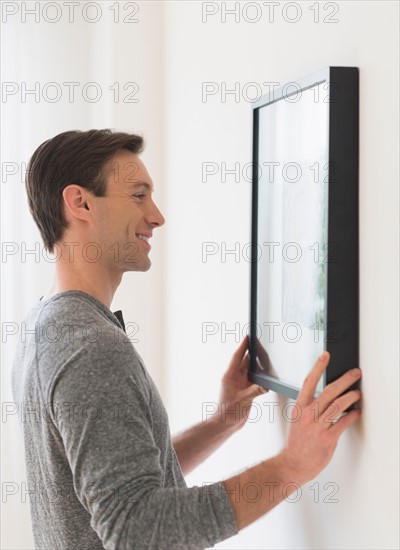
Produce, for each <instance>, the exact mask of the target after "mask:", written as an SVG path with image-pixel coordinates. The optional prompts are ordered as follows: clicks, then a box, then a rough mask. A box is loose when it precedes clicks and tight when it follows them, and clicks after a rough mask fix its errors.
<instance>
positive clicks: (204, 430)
mask: <svg viewBox="0 0 400 550" xmlns="http://www.w3.org/2000/svg"><path fill="white" fill-rule="evenodd" d="M247 348H248V338H247V337H246V338H244V339H243V340H242V342H241V344H240V346H239V347H238V349H237V350H236V352H235V353H234V355H233V357H232V360H231V362H230V364H229V367H228V369H227V371H226V372H225V374H224V376H223V378H222V384H221V390H220V395H219V401H218V404H217V403H212V405H217V407H216V410H215V411H213V413H212V414H211V416H210V417H208V418H207V419H206V420H203V421H202V422H199V423H198V424H195V425H194V426H192V427H190V428H189V429H187V430H185V431H183V432H181V433H179V434H178V435H176V436H174V437H173V439H172V443H173V445H174V448H175V452H176V454H177V456H178V460H179V463H180V466H181V469H182V472H183V474H184V475H187V474H188V473H189V472H191V471H192V470H193V469H194V468H196V466H198V465H199V464H201V463H202V462H203V461H204V460H205V459H206V458H208V457H209V456H210V455H211V454H212V453H213V452H214V451H216V450H217V449H218V447H220V446H221V445H222V443H224V442H225V441H226V440H227V439H228V438H229V437H230V436H231V435H233V434H234V433H235V432H237V431H238V430H239V429H240V428H242V427H243V426H244V424H245V423H246V420H247V418H248V415H249V411H250V407H251V403H252V401H253V399H254V398H255V397H257V396H259V395H261V394H263V393H266V392H267V391H268V390H267V389H265V388H262V387H261V386H259V385H258V384H252V383H251V382H250V381H249V380H248V376H247V373H248V367H249V359H250V356H249V354H248V353H247Z"/></svg>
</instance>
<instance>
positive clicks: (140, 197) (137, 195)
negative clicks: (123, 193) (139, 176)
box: [132, 193, 146, 199]
mask: <svg viewBox="0 0 400 550" xmlns="http://www.w3.org/2000/svg"><path fill="white" fill-rule="evenodd" d="M145 196H146V195H145V194H144V193H137V194H136V195H132V197H136V198H138V199H142V198H143V197H145Z"/></svg>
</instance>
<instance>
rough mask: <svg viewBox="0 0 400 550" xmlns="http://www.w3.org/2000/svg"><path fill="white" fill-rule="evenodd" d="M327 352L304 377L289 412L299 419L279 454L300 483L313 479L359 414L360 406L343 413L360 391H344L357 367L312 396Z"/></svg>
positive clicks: (353, 379) (355, 376)
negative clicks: (292, 407) (317, 395)
mask: <svg viewBox="0 0 400 550" xmlns="http://www.w3.org/2000/svg"><path fill="white" fill-rule="evenodd" d="M329 360H330V355H329V353H328V352H324V354H323V355H322V356H321V357H320V358H319V359H318V360H317V362H316V363H315V365H314V367H313V368H312V370H311V371H310V373H309V374H308V376H307V377H306V378H305V380H304V384H303V386H302V389H301V391H300V393H299V396H298V398H297V401H296V407H295V408H294V409H293V411H292V418H293V417H296V418H297V417H298V418H299V420H298V421H296V422H292V423H291V425H290V430H289V435H288V441H287V445H286V448H285V449H284V450H283V451H282V453H281V457H282V458H283V460H284V463H285V464H286V465H287V466H288V468H289V470H290V471H292V472H296V475H298V476H300V479H299V480H296V481H298V482H299V483H300V484H302V483H304V482H307V481H310V480H311V479H313V478H314V477H315V476H316V475H317V474H319V472H320V471H321V470H323V469H324V468H325V466H326V465H327V464H328V462H329V461H330V459H331V457H332V455H333V453H334V450H335V448H336V445H337V442H338V439H339V437H340V435H341V434H342V433H343V432H344V430H345V429H346V428H348V427H349V426H350V425H351V424H353V423H354V422H355V421H356V420H357V419H358V418H359V416H360V413H361V410H360V409H353V410H352V411H350V412H348V413H346V414H345V415H343V416H342V413H343V412H344V411H345V410H346V409H347V408H348V407H350V405H353V404H354V403H356V402H357V401H358V400H359V399H360V397H361V392H360V391H359V390H350V391H347V392H346V393H343V392H345V391H346V390H347V389H348V388H349V387H350V386H352V385H353V384H354V383H355V382H356V381H357V380H359V378H360V377H361V371H360V369H353V370H350V371H348V372H346V373H345V374H343V375H342V376H341V377H340V378H338V379H337V380H335V381H334V382H331V383H330V384H328V385H327V386H326V388H325V389H324V390H323V392H321V394H320V395H319V397H318V398H317V399H314V394H315V390H316V387H317V384H318V381H319V379H320V378H321V376H322V374H323V372H324V370H325V369H326V367H327V366H328V363H329Z"/></svg>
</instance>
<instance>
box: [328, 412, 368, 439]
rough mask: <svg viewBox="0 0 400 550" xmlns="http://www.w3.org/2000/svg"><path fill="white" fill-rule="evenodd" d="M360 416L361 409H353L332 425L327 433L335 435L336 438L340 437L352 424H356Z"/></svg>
mask: <svg viewBox="0 0 400 550" xmlns="http://www.w3.org/2000/svg"><path fill="white" fill-rule="evenodd" d="M360 415H361V409H353V410H352V411H350V412H348V413H346V414H345V415H344V416H342V418H341V419H340V420H338V421H337V422H336V424H333V425H332V427H331V428H329V433H332V434H334V435H336V437H340V436H341V435H342V433H343V432H344V431H345V430H346V429H347V428H348V427H349V426H351V425H352V424H354V422H356V421H357V420H358V419H359V417H360Z"/></svg>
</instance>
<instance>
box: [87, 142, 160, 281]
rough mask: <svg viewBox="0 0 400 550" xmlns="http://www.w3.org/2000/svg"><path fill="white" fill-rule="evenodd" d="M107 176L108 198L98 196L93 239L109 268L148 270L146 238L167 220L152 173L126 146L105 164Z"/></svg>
mask: <svg viewBox="0 0 400 550" xmlns="http://www.w3.org/2000/svg"><path fill="white" fill-rule="evenodd" d="M104 177H105V178H106V179H107V197H95V203H94V210H93V218H92V219H93V222H94V223H93V224H92V228H91V232H92V233H94V235H93V240H95V241H96V242H97V243H99V244H100V246H101V248H102V258H103V259H104V260H105V261H106V262H107V265H108V266H109V267H110V268H114V267H115V268H116V269H117V270H119V271H123V272H124V271H147V270H148V269H149V268H150V266H151V262H150V258H149V251H150V248H151V246H150V244H149V242H147V241H148V240H149V239H150V238H151V236H152V234H153V230H154V228H156V227H160V226H161V225H163V224H164V222H165V220H164V218H163V216H162V214H161V212H160V211H159V210H158V208H157V206H156V205H155V203H154V202H153V199H152V192H153V182H152V180H151V178H150V176H149V173H148V172H147V170H146V167H145V165H144V164H143V162H142V161H141V160H140V158H139V157H138V156H137V155H134V154H133V153H131V152H130V151H127V150H124V149H123V150H121V151H119V152H118V153H117V154H116V155H115V156H114V158H113V159H112V160H111V161H110V162H109V163H108V165H107V166H106V167H105V170H104ZM146 236H147V237H148V238H149V239H145V238H143V237H146Z"/></svg>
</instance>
